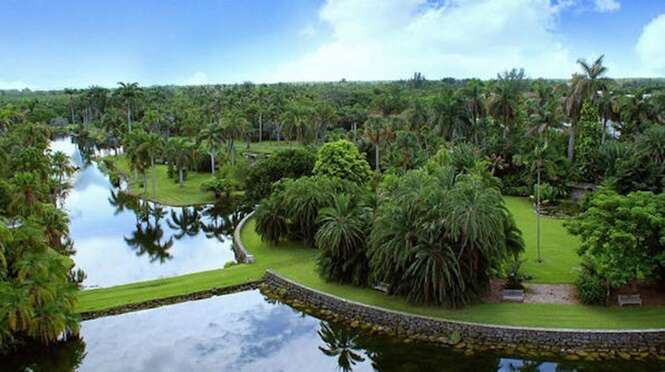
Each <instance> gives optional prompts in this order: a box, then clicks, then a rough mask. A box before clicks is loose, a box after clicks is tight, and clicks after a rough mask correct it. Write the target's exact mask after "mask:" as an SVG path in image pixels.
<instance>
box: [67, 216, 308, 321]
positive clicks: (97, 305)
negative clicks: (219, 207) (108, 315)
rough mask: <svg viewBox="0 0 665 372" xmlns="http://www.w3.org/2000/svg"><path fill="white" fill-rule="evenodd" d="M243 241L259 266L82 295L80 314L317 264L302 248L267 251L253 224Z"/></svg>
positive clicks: (223, 285)
mask: <svg viewBox="0 0 665 372" xmlns="http://www.w3.org/2000/svg"><path fill="white" fill-rule="evenodd" d="M242 239H243V242H245V244H248V245H249V246H251V247H252V249H251V251H252V254H254V255H255V257H256V262H255V263H253V264H250V265H235V266H231V267H228V268H226V269H218V270H211V271H205V272H200V273H195V274H188V275H182V276H177V277H171V278H164V279H156V280H151V281H146V282H139V283H132V284H126V285H121V286H116V287H110V288H100V289H92V290H85V291H82V292H81V294H80V295H79V305H78V309H77V310H78V311H79V312H86V311H99V310H104V309H109V308H112V307H116V306H122V305H127V304H133V303H140V302H144V301H148V300H154V299H160V298H166V297H172V296H179V295H186V294H189V293H194V292H198V291H204V290H208V289H212V288H223V287H226V286H231V285H237V284H242V283H246V282H250V281H254V280H258V279H260V278H261V277H262V276H263V273H264V272H265V270H266V269H267V268H273V269H275V270H284V269H288V268H291V267H293V268H294V269H293V271H297V267H299V266H301V265H302V264H303V263H307V262H314V258H315V255H316V251H315V250H313V249H307V248H303V247H302V246H301V245H299V244H287V243H285V244H284V245H283V246H279V247H267V246H266V245H264V244H261V242H260V238H259V237H258V235H256V233H254V223H253V222H252V221H250V223H249V224H248V225H247V227H246V228H245V229H244V231H243V234H242Z"/></svg>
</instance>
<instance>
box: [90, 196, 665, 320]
mask: <svg viewBox="0 0 665 372" xmlns="http://www.w3.org/2000/svg"><path fill="white" fill-rule="evenodd" d="M516 201H519V200H516ZM254 226H255V225H254V221H250V222H249V223H248V224H247V225H246V226H245V228H244V229H243V231H242V234H241V239H242V240H243V242H244V244H245V246H246V247H247V249H248V250H249V251H250V252H251V253H252V254H254V256H255V257H256V263H254V264H249V265H236V266H232V267H229V268H226V269H219V270H212V271H207V272H202V273H195V274H189V275H183V276H178V277H173V278H165V279H157V280H152V281H147V282H140V283H134V284H127V285H122V286H116V287H111V288H101V289H93V290H86V291H83V292H81V294H80V296H79V305H78V311H80V312H84V311H95V310H103V309H108V308H112V307H116V306H120V305H125V304H130V303H139V302H143V301H147V300H153V299H159V298H165V297H171V296H177V295H185V294H189V293H193V292H197V291H202V290H207V289H211V288H222V287H225V286H230V285H236V284H241V283H245V282H248V281H253V280H257V279H259V278H261V276H262V275H263V273H264V271H265V270H266V269H268V268H271V269H272V270H274V271H276V272H278V273H280V274H282V275H284V276H286V277H288V278H290V279H292V280H295V281H298V282H299V283H302V284H304V285H306V286H308V287H311V288H314V289H317V290H320V291H323V292H326V293H330V294H333V295H336V296H340V297H344V298H347V299H349V300H353V301H357V302H361V303H364V304H368V305H374V306H379V307H383V308H386V309H392V310H398V311H404V312H410V313H414V314H420V315H426V316H432V317H440V318H446V319H454V320H462V321H471V322H478V323H488V324H498V325H522V326H532V327H547V328H588V329H621V328H624V329H628V328H662V327H665V311H663V310H664V309H663V307H642V308H604V307H595V306H581V305H550V304H479V305H473V306H468V307H466V308H464V309H461V310H449V309H444V308H439V307H429V306H415V305H411V304H408V303H407V302H406V301H405V300H404V299H402V298H400V297H394V296H387V295H385V294H383V293H381V292H378V291H375V290H373V289H368V288H357V287H353V286H348V285H339V284H334V283H328V282H326V281H324V280H323V279H321V277H319V275H318V273H317V272H316V263H315V258H316V251H315V250H312V249H307V248H304V247H302V245H301V244H299V243H284V244H280V245H279V246H276V247H275V246H271V245H270V244H268V243H265V242H263V241H261V239H260V237H259V236H258V235H257V234H256V232H255V231H254Z"/></svg>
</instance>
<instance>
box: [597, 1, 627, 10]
mask: <svg viewBox="0 0 665 372" xmlns="http://www.w3.org/2000/svg"><path fill="white" fill-rule="evenodd" d="M593 3H594V7H595V9H596V11H598V12H601V13H606V12H615V11H617V10H619V9H621V3H619V1H618V0H594V1H593Z"/></svg>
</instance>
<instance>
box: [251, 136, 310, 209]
mask: <svg viewBox="0 0 665 372" xmlns="http://www.w3.org/2000/svg"><path fill="white" fill-rule="evenodd" d="M315 160H316V156H315V154H314V152H313V151H312V150H309V149H288V150H281V151H278V152H276V153H275V154H274V155H273V156H270V157H268V158H265V159H261V160H259V161H258V162H257V163H256V164H255V165H254V166H253V167H251V168H249V170H248V171H247V172H246V174H247V177H246V179H245V198H246V200H247V201H248V203H249V204H250V205H256V204H258V203H259V202H260V201H261V200H262V199H263V198H266V197H267V196H268V195H270V193H271V192H272V185H273V184H274V183H275V182H277V181H279V180H281V179H282V178H293V179H296V178H300V177H303V176H309V175H311V174H312V169H313V168H314V161H315Z"/></svg>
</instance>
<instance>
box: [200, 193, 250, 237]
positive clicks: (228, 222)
mask: <svg viewBox="0 0 665 372" xmlns="http://www.w3.org/2000/svg"><path fill="white" fill-rule="evenodd" d="M203 215H204V216H205V217H206V219H205V222H204V221H201V229H202V230H203V232H204V233H205V234H206V238H208V239H212V238H217V240H219V241H220V242H221V243H223V242H224V240H225V238H226V237H227V236H231V235H232V234H233V230H234V229H235V228H236V226H238V224H239V223H240V220H242V218H243V217H244V216H245V212H244V211H243V210H242V209H240V208H238V206H237V205H236V204H233V203H217V204H211V205H209V206H207V207H206V209H204V210H203Z"/></svg>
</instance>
